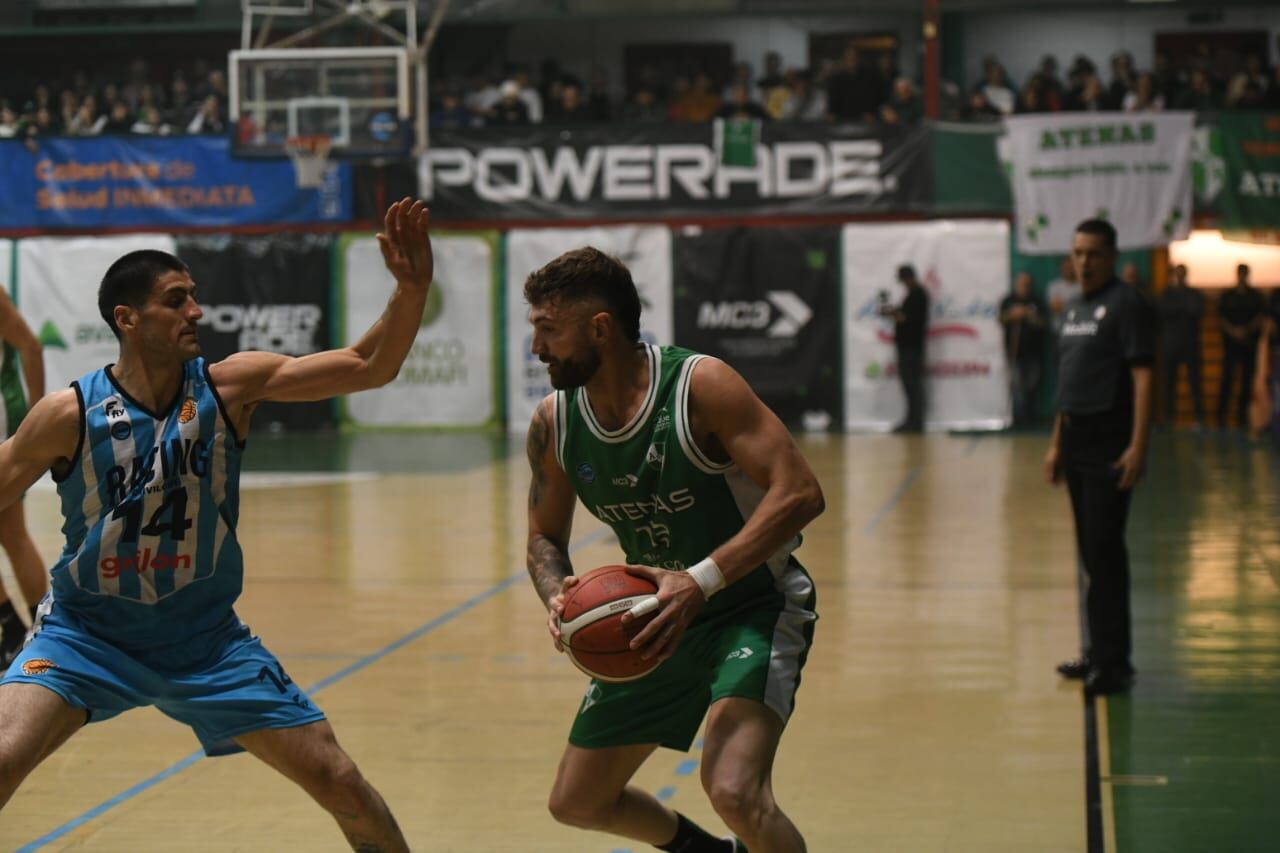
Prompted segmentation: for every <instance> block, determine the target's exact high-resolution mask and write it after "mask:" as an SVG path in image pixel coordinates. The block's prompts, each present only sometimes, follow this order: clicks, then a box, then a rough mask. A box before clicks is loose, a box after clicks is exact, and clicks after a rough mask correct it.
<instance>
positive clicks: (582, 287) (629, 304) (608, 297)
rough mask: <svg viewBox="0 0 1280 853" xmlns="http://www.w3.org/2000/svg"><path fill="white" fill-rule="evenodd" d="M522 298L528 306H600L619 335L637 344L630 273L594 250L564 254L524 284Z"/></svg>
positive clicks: (635, 305)
mask: <svg viewBox="0 0 1280 853" xmlns="http://www.w3.org/2000/svg"><path fill="white" fill-rule="evenodd" d="M524 298H525V300H526V301H527V302H528V303H529V304H530V305H535V306H536V305H544V304H546V303H548V302H585V301H587V300H596V301H599V302H602V303H604V305H606V306H607V307H608V309H609V313H610V314H612V315H613V319H614V320H615V321H616V322H617V324H618V327H619V328H620V329H621V330H622V333H623V334H624V335H626V336H627V339H628V340H630V341H631V342H632V343H635V342H637V341H639V340H640V294H639V293H637V292H636V284H635V282H634V281H633V280H632V279H631V271H630V270H628V269H627V268H626V266H625V265H624V264H623V263H622V261H620V260H618V259H617V258H615V257H614V256H612V255H607V254H605V253H604V252H602V251H600V250H599V249H597V248H595V247H594V246H583V247H582V248H581V249H574V250H573V251H570V252H565V253H564V254H563V255H561V256H560V257H558V258H556V259H555V260H554V261H552V262H551V263H549V264H547V265H546V266H544V267H543V268H542V269H540V270H536V271H535V272H533V273H530V275H529V277H528V278H527V279H525V282H524Z"/></svg>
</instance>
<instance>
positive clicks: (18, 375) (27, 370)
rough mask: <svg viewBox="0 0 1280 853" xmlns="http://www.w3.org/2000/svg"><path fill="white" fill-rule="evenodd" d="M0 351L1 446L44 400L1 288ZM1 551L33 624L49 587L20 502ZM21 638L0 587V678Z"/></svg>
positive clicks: (35, 360) (39, 374) (12, 508)
mask: <svg viewBox="0 0 1280 853" xmlns="http://www.w3.org/2000/svg"><path fill="white" fill-rule="evenodd" d="M0 345H2V349H0V441H4V440H5V439H6V438H8V437H9V436H11V435H13V433H14V432H16V431H17V429H18V424H20V423H22V419H23V417H25V416H26V414H27V410H28V409H30V408H31V406H32V405H34V404H35V402H36V400H39V399H40V398H41V397H43V396H44V351H43V348H42V347H41V346H40V341H39V340H38V339H37V338H36V336H35V335H34V334H32V333H31V328H30V327H29V326H28V325H27V324H26V321H24V320H23V319H22V315H21V314H19V313H18V308H17V306H15V305H14V304H13V301H12V300H11V299H9V295H8V294H7V293H5V292H4V289H3V288H0ZM19 361H21V367H19ZM24 380H25V382H26V390H25V391H24V390H23V387H22V386H23V381H24ZM0 547H2V548H4V553H5V556H6V557H8V558H9V566H10V568H12V569H13V574H14V577H15V578H17V581H18V587H19V588H20V589H21V590H22V597H23V599H24V600H25V601H26V603H27V611H28V613H29V614H30V616H31V617H32V618H34V616H35V610H36V603H37V602H39V601H40V599H41V598H43V597H44V593H45V590H46V589H47V588H48V584H47V579H46V577H45V570H44V563H43V562H41V560H40V554H39V552H38V551H36V545H35V543H34V542H32V541H31V534H30V533H28V532H27V520H26V517H25V515H24V513H23V509H22V501H21V500H18V501H14V502H13V503H11V504H9V506H7V507H5V508H4V509H0ZM26 633H27V626H26V625H24V624H23V622H22V619H21V617H19V616H18V613H17V611H16V610H14V607H13V602H12V601H10V600H9V597H8V596H7V595H6V594H5V591H4V589H3V587H0V672H3V670H4V668H5V667H6V666H8V665H9V661H11V660H12V659H13V656H14V655H16V654H17V653H18V650H19V649H21V648H22V641H23V639H24V637H25V636H26Z"/></svg>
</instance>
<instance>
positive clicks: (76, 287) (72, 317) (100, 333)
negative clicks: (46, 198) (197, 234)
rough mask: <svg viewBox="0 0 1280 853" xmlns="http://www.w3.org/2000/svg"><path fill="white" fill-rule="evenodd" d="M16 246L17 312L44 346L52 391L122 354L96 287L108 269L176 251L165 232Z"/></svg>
mask: <svg viewBox="0 0 1280 853" xmlns="http://www.w3.org/2000/svg"><path fill="white" fill-rule="evenodd" d="M17 245H18V289H17V295H18V299H17V301H18V308H19V310H21V311H22V315H23V317H24V318H25V319H26V321H27V325H28V326H30V327H31V330H32V331H33V332H35V333H36V337H38V338H39V339H40V343H41V344H43V345H44V384H45V389H46V390H48V391H56V390H58V389H60V388H66V387H67V386H68V385H69V384H71V382H72V380H75V379H79V378H80V377H81V376H83V375H85V374H86V373H88V372H89V371H91V370H97V369H98V368H100V367H104V366H105V365H107V364H110V363H112V362H114V361H115V360H116V359H117V358H118V357H119V355H120V347H119V345H118V344H117V343H116V336H115V335H114V334H113V333H112V331H111V328H110V327H109V326H108V325H107V323H106V321H105V320H103V319H102V315H101V314H99V313H98V285H99V284H101V283H102V276H103V275H104V274H105V273H106V271H107V267H109V266H111V264H112V263H113V262H114V261H115V260H116V259H117V258H119V257H120V256H121V255H124V254H126V253H128V252H132V251H136V250H138V249H158V250H160V251H162V252H169V253H172V252H173V251H174V243H173V238H172V237H170V236H168V235H167V234H130V235H127V236H119V237H35V238H31V239H27V240H19V241H18V244H17ZM6 274H7V271H6Z"/></svg>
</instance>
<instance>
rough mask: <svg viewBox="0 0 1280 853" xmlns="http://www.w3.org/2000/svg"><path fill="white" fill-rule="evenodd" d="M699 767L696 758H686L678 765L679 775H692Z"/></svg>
mask: <svg viewBox="0 0 1280 853" xmlns="http://www.w3.org/2000/svg"><path fill="white" fill-rule="evenodd" d="M697 769H698V761H697V759H694V758H686V759H685V760H684V761H681V762H680V764H679V765H678V766H677V767H676V775H677V776H690V775H692V774H693V771H695V770H697Z"/></svg>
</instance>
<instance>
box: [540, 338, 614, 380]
mask: <svg viewBox="0 0 1280 853" xmlns="http://www.w3.org/2000/svg"><path fill="white" fill-rule="evenodd" d="M542 361H543V363H544V364H546V365H547V375H548V376H549V377H550V379H551V387H552V388H555V389H556V390H557V391H563V390H565V389H566V388H581V387H582V386H583V385H586V384H587V382H589V381H590V380H591V377H592V376H595V375H596V371H597V370H599V369H600V353H598V352H596V351H595V349H593V348H592V347H591V344H589V343H587V342H586V341H583V342H582V345H581V348H580V351H579V352H576V353H574V354H573V355H571V356H566V357H563V358H555V357H554V356H552V355H550V354H547V355H544V356H542Z"/></svg>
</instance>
